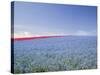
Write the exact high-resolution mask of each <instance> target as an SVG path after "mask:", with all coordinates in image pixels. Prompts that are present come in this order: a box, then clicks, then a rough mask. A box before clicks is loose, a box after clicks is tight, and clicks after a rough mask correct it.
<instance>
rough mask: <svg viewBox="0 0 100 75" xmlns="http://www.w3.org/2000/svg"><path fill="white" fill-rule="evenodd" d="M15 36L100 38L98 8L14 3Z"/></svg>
mask: <svg viewBox="0 0 100 75" xmlns="http://www.w3.org/2000/svg"><path fill="white" fill-rule="evenodd" d="M14 35H15V36H31V35H32V36H38V35H97V7H96V6H80V5H66V4H48V3H33V2H14Z"/></svg>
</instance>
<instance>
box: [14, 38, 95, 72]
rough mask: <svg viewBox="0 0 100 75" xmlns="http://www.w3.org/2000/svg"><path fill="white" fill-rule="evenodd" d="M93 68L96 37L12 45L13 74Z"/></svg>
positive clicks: (34, 41) (20, 42) (37, 40)
mask: <svg viewBox="0 0 100 75" xmlns="http://www.w3.org/2000/svg"><path fill="white" fill-rule="evenodd" d="M96 68H97V37H96V36H66V37H55V38H45V39H34V40H20V41H15V42H14V73H30V72H50V71H67V70H82V69H96Z"/></svg>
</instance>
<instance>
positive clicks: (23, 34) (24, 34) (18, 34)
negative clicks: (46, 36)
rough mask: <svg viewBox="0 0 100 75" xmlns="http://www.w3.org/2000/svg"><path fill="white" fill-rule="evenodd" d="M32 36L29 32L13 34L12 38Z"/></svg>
mask: <svg viewBox="0 0 100 75" xmlns="http://www.w3.org/2000/svg"><path fill="white" fill-rule="evenodd" d="M31 36H32V34H31V33H30V32H26V31H25V32H16V33H14V37H15V38H17V37H31Z"/></svg>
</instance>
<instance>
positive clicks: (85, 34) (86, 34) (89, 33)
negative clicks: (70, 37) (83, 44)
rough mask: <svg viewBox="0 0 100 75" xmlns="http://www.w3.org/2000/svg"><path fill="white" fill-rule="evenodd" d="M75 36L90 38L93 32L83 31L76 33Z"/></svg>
mask: <svg viewBox="0 0 100 75" xmlns="http://www.w3.org/2000/svg"><path fill="white" fill-rule="evenodd" d="M75 35H83V36H88V35H92V33H91V32H86V31H82V30H79V31H77V32H76V33H75Z"/></svg>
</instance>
